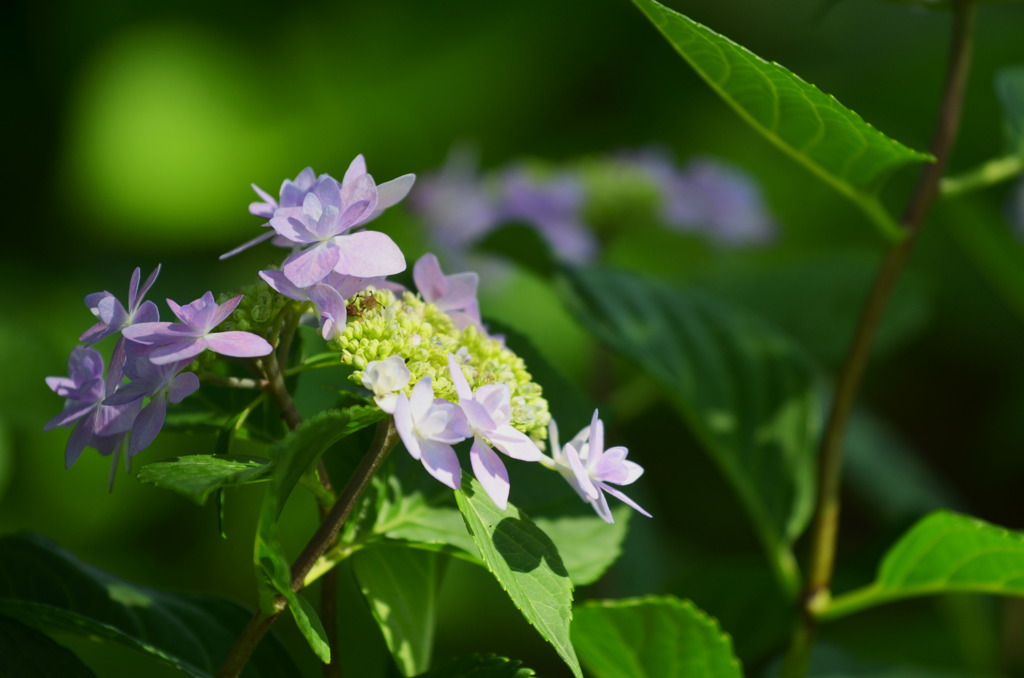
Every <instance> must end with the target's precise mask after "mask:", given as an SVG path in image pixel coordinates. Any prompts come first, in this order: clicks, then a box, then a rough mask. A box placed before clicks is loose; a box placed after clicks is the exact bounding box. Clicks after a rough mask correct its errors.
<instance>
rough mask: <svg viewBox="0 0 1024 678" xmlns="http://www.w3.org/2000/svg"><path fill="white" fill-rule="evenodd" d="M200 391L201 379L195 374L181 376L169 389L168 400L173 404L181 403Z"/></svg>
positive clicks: (189, 373) (172, 382)
mask: <svg viewBox="0 0 1024 678" xmlns="http://www.w3.org/2000/svg"><path fill="white" fill-rule="evenodd" d="M198 390H199V377H197V376H196V375H195V373H194V372H186V373H184V374H179V375H178V376H177V377H175V378H174V380H173V381H171V384H170V386H168V388H167V399H168V400H170V401H171V402H172V403H180V402H181V401H182V400H184V399H185V398H187V397H189V396H190V395H192V394H193V393H195V392H196V391H198Z"/></svg>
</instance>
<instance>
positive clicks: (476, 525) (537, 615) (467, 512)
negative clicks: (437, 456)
mask: <svg viewBox="0 0 1024 678" xmlns="http://www.w3.org/2000/svg"><path fill="white" fill-rule="evenodd" d="M455 500H456V501H457V502H458V504H459V510H460V511H462V516H463V518H465V520H466V526H467V527H468V528H469V531H470V533H471V534H472V535H473V541H474V542H475V543H476V546H477V548H478V549H479V551H480V557H481V558H482V559H483V561H484V563H486V564H487V568H488V569H489V570H490V571H491V573H492V574H493V575H494V576H495V578H496V579H497V580H498V583H499V584H501V586H502V588H504V589H505V592H506V593H508V595H509V597H510V598H511V599H512V602H513V603H515V606H516V607H517V608H519V611H520V612H522V613H523V616H524V617H526V620H527V621H529V622H530V623H531V624H532V625H533V627H534V628H536V629H537V631H538V632H539V633H540V634H541V636H543V637H544V640H546V641H548V642H549V643H551V645H552V646H553V647H554V648H555V650H556V651H557V652H558V654H559V656H560V657H561V658H562V660H563V661H564V662H565V663H566V664H567V665H568V666H569V668H570V669H571V670H572V673H573V675H574V676H576V678H582V675H583V674H582V673H581V672H580V664H579V660H578V659H577V658H576V652H575V650H573V647H572V643H571V642H570V640H569V622H570V621H571V620H572V582H571V581H570V579H569V573H568V572H567V571H566V569H565V565H564V564H563V563H562V558H561V556H559V554H558V549H557V548H556V547H555V544H554V542H552V541H551V539H550V538H549V537H548V536H547V535H546V534H544V532H542V531H541V530H540V528H538V527H537V526H536V525H535V524H534V523H533V522H532V521H531V520H530V519H529V518H527V517H526V516H525V515H524V514H523V513H522V512H521V511H520V510H519V509H517V508H516V507H514V506H512V505H511V504H509V506H508V507H507V508H506V509H505V510H504V511H501V510H499V509H498V508H497V507H496V506H495V505H494V502H493V501H491V498H490V497H488V496H487V493H486V492H484V490H483V488H482V487H481V486H480V485H479V483H477V482H476V480H475V479H473V478H471V477H469V476H468V475H466V474H463V478H462V489H461V490H459V491H457V492H456V493H455Z"/></svg>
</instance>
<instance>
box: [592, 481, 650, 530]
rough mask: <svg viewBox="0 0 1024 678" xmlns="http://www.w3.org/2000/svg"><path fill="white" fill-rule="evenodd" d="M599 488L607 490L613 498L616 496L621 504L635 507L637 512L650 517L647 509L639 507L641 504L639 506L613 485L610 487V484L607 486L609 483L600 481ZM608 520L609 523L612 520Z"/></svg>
mask: <svg viewBox="0 0 1024 678" xmlns="http://www.w3.org/2000/svg"><path fill="white" fill-rule="evenodd" d="M601 489H602V490H604V491H605V492H607V493H608V494H610V495H612V496H613V497H615V498H616V499H618V500H619V501H621V502H622V503H623V504H626V505H627V506H629V507H630V508H634V509H636V510H637V511H639V512H640V513H642V514H643V515H645V516H647V517H648V518H651V517H652V516H651V514H650V513H648V512H647V511H646V510H645V509H644V508H643V507H641V506H640V505H639V504H637V503H636V502H635V501H633V500H632V499H630V498H629V497H627V496H626V495H625V494H623V493H622V492H621V491H620V490H617V489H615V488H614V487H611V486H609V485H605V484H604V483H602V484H601ZM606 506H607V504H606ZM609 515H611V512H609ZM608 522H609V523H610V522H612V521H611V520H609V521H608Z"/></svg>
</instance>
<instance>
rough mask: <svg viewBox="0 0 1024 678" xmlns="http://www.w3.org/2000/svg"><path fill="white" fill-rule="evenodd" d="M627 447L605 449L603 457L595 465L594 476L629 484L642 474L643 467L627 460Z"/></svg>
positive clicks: (599, 478) (611, 481)
mask: <svg viewBox="0 0 1024 678" xmlns="http://www.w3.org/2000/svg"><path fill="white" fill-rule="evenodd" d="M626 453H627V450H626V448H625V447H613V448H611V449H609V450H605V453H604V454H603V455H601V459H600V460H598V462H597V464H595V465H594V478H595V479H596V480H600V481H603V482H606V483H615V484H616V485H629V484H630V483H632V482H633V481H635V480H636V479H637V478H639V477H640V476H641V475H643V472H644V470H643V467H641V466H640V465H639V464H635V463H633V462H631V461H627V460H626Z"/></svg>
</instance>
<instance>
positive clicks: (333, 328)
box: [308, 283, 348, 341]
mask: <svg viewBox="0 0 1024 678" xmlns="http://www.w3.org/2000/svg"><path fill="white" fill-rule="evenodd" d="M308 295H309V300H310V301H312V302H313V303H314V304H315V305H316V309H317V312H318V313H319V314H320V329H321V335H322V336H323V338H324V340H326V341H330V340H331V339H333V338H334V337H336V336H337V335H338V334H340V333H341V332H342V330H343V329H344V328H345V321H346V319H347V317H348V310H347V309H346V307H345V299H344V298H343V297H342V296H341V294H339V293H338V290H336V289H334V288H333V287H330V286H328V285H325V284H323V283H317V284H316V285H313V286H312V287H310V288H309V290H308Z"/></svg>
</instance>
